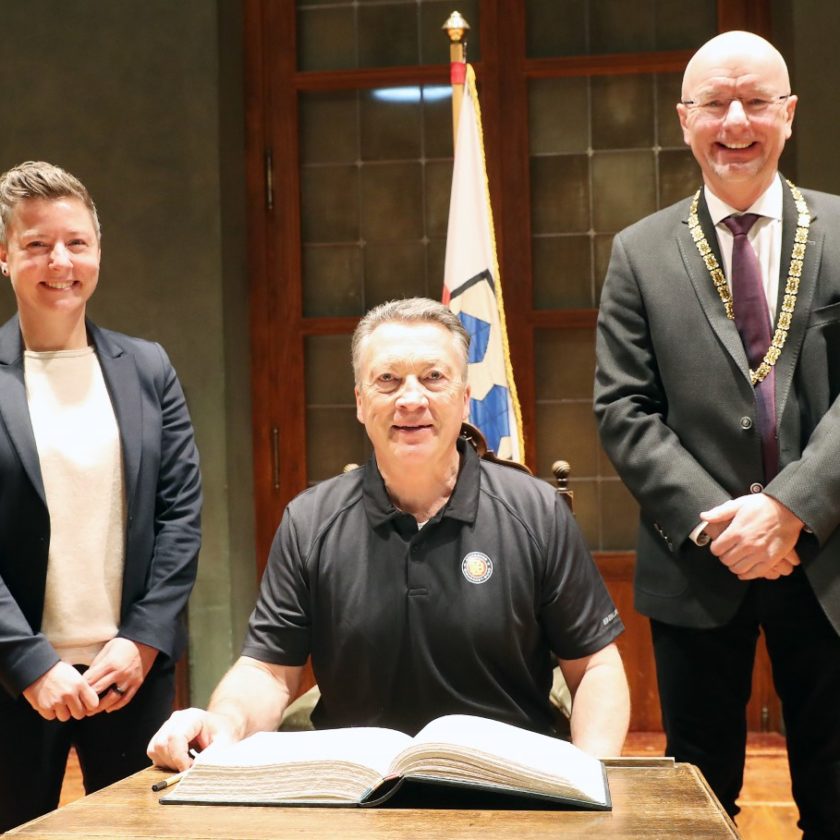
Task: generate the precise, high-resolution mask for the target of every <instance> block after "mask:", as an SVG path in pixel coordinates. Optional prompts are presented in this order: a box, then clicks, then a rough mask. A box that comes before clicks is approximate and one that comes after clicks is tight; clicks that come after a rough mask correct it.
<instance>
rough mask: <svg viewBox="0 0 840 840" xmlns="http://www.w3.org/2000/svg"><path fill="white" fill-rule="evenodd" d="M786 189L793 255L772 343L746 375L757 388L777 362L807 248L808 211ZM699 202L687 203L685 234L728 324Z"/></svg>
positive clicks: (730, 313) (719, 272)
mask: <svg viewBox="0 0 840 840" xmlns="http://www.w3.org/2000/svg"><path fill="white" fill-rule="evenodd" d="M787 185H788V187H790V192H791V195H792V196H793V200H794V202H796V212H797V213H798V214H799V219H798V221H797V226H796V236H795V237H794V240H793V252H792V253H791V255H790V269H789V270H788V278H787V282H786V284H785V296H784V299H783V300H782V308H781V310H780V311H779V315H778V317H777V318H776V331H775V333H774V334H773V340H772V341H771V342H770V346H769V347H768V348H767V352H766V353H765V354H764V358H763V359H762V361H761V364H760V365H759V366H758V368H757V369H756V370H751V371H750V380H751V381H752V384H753V385H754V386H755V385H758V383H759V382H761V381H762V380H763V379H764V378H765V377H766V376H767V374H768V373H770V370H771V369H772V367H773V365H775V364H776V361H777V359H778V358H779V356H780V355H781V354H782V348H783V347H784V346H785V341H787V336H788V330H789V329H790V322H791V317H792V316H793V309H794V307H795V306H796V296H797V294H799V278H800V277H801V276H802V263H803V261H804V259H805V249H806V248H807V247H808V228H809V227H810V226H811V211H810V210H809V209H808V205H807V204H806V203H805V199H804V198H803V197H802V193H801V192H800V191H799V189H798V188H797V187H796V186H795V185H794V184H792V183H791V182H790V181H787ZM699 202H700V190H697V192H696V193H695V194H694V198H692V199H691V207H689V210H688V230H689V232H690V233H691V238H692V239H693V240H694V244H695V245H696V246H697V250H698V252H699V253H700V256H701V257H702V259H703V262H704V263H705V265H706V268H707V269H708V271H709V276H710V277H711V278H712V283H713V284H714V287H715V289H717V293H718V295H720V299H721V301H722V302H723V306H724V309H725V310H726V317H727V318H729V319H730V320H735V312H734V310H733V308H732V294H731V292H730V291H729V284H728V283H727V282H726V276H725V275H724V273H723V268H721V265H720V263H719V262H718V261H717V257H715V255H714V254H713V253H712V249H711V247H710V245H709V243H708V241H707V240H706V236H705V234H704V233H703V228H701V227H700V219H699V218H698V217H697V205H698V204H699Z"/></svg>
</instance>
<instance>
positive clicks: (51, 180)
mask: <svg viewBox="0 0 840 840" xmlns="http://www.w3.org/2000/svg"><path fill="white" fill-rule="evenodd" d="M29 198H45V199H47V200H50V199H57V198H77V199H79V201H81V202H82V204H84V205H85V207H87V209H88V210H90V215H91V218H92V219H93V227H94V230H95V231H96V239H97V241H99V240H100V239H101V238H102V232H101V230H100V227H99V216H98V215H97V213H96V205H95V204H94V203H93V199H92V198H91V197H90V193H89V192H88V191H87V188H86V187H85V185H84V184H83V183H82V182H81V181H80V180H79V179H78V178H76V177H75V176H74V175H71V174H70V173H69V172H65V171H64V170H63V169H62V168H61V167H60V166H55V164H52V163H47V162H46V161H43V160H28V161H26V162H25V163H20V164H18V165H17V166H14V167H12V168H11V169H10V170H9V171H8V172H4V173H3V174H2V175H0V245H6V229H7V227H8V225H9V222H10V221H11V219H12V214H13V213H14V212H15V207H17V205H18V204H19V203H20V202H21V201H26V200H27V199H29Z"/></svg>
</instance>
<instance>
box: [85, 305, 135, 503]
mask: <svg viewBox="0 0 840 840" xmlns="http://www.w3.org/2000/svg"><path fill="white" fill-rule="evenodd" d="M87 329H88V335H89V336H90V337H91V339H92V341H93V345H94V347H95V348H96V355H97V358H98V359H99V364H100V366H101V367H102V375H103V376H104V378H105V384H106V386H107V387H108V393H109V394H110V395H111V404H112V405H113V407H114V415H115V416H116V418H117V425H118V426H119V429H120V442H121V444H122V452H123V467H124V470H125V498H126V505H127V508H128V511H129V512H131V510H132V509H133V502H134V495H135V490H136V489H137V481H138V478H139V474H140V453H141V444H142V440H143V437H142V426H143V416H142V409H143V404H142V401H141V399H140V380H139V378H138V375H137V366H136V364H135V361H134V357H133V356H132V355H131V354H130V353H127V352H126V351H125V350H124V349H123V348H122V347H121V346H120V345H119V344H117V343H116V342H114V341H112V340H111V339H110V338H109V337H108V336H107V335H105V333H103V332H102V330H100V329H99V328H98V327H97V326H96V325H95V324H93V323H92V322H90V321H88V322H87Z"/></svg>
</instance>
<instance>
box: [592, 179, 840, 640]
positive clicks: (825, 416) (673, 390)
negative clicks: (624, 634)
mask: <svg viewBox="0 0 840 840" xmlns="http://www.w3.org/2000/svg"><path fill="white" fill-rule="evenodd" d="M802 192H803V195H804V196H805V200H806V202H807V204H808V207H809V209H810V212H811V216H812V221H811V226H810V230H809V232H808V243H807V249H806V255H805V259H804V264H803V268H802V276H801V281H800V286H799V294H798V298H797V301H796V307H795V310H794V313H793V316H792V318H791V323H790V330H789V334H788V338H787V342H786V343H785V345H784V349H783V350H782V353H781V356H780V357H779V360H778V362H777V363H776V412H777V414H776V424H777V431H778V438H779V456H780V470H779V473H778V474H777V475H776V476H775V477H774V478H773V479H772V480H771V481H769V482H768V483H767V486H766V488H764V489H765V491H766V493H767V494H768V495H770V496H773V497H774V498H776V499H778V500H779V501H780V502H781V503H782V504H784V505H785V506H786V507H787V508H788V509H789V510H791V511H793V512H794V513H795V514H796V515H797V516H798V517H799V518H800V519H802V520H803V521H804V523H805V525H806V526H807V528H808V531H809V532H810V533H809V532H804V533H803V534H802V535H801V537H800V539H799V542H798V544H797V551H798V552H799V555H800V558H801V559H802V565H803V568H804V570H805V574H806V575H807V576H808V580H809V581H810V583H811V586H812V587H813V589H814V592H815V593H816V595H817V598H819V600H820V603H821V604H822V607H823V609H824V610H825V612H826V614H827V615H828V617H829V619H830V620H831V622H832V624H833V625H834V627H835V628H836V629H837V630H838V632H840V237H838V236H837V235H836V231H837V230H838V227H840V197H837V196H832V195H827V194H825V193H818V192H812V191H810V190H802ZM688 208H689V200H688V199H686V200H685V201H682V202H680V203H678V204H675V205H673V206H672V207H668V208H666V209H664V210H661V211H660V212H658V213H655V214H654V215H652V216H649V217H647V218H646V219H643V220H642V221H640V222H638V223H637V224H635V225H633V226H631V227H629V228H628V229H627V230H624V231H622V232H621V233H620V234H618V235H617V236H616V237H615V240H614V242H613V253H612V259H611V261H610V267H609V271H608V273H607V279H606V283H605V285H604V291H603V294H602V300H601V309H600V314H599V317H598V336H597V357H598V368H597V374H596V383H595V410H596V413H597V415H598V418H599V421H600V429H601V439H602V441H603V444H604V448H605V449H606V451H607V453H608V455H609V456H610V459H611V460H612V461H613V463H614V464H615V466H616V470H617V471H618V474H619V475H620V476H621V478H622V479H623V480H624V482H625V483H626V484H627V486H628V488H629V489H630V490H631V492H632V493H633V495H634V496H635V497H636V499H637V500H638V501H639V504H640V506H641V527H640V532H639V543H638V557H637V565H636V606H637V608H638V609H639V611H640V612H642V613H643V614H645V615H648V616H651V617H653V618H656V619H659V620H661V621H665V622H667V623H671V624H678V625H684V626H690V627H714V626H720V625H722V624H724V623H726V622H727V621H728V620H729V619H730V618H731V617H732V616H733V615H734V613H735V611H736V610H737V608H738V605H739V603H740V602H741V599H742V598H743V597H744V594H745V592H746V590H747V583H746V582H744V581H740V580H738V579H737V577H736V576H735V575H733V574H732V573H731V572H730V571H729V570H728V569H726V568H725V567H724V565H723V564H722V563H721V562H720V561H719V560H718V559H717V558H716V557H714V556H713V555H712V554H711V553H710V552H709V550H708V548H700V547H698V546H696V545H694V543H693V542H692V541H691V540H690V539H689V534H690V532H691V531H692V529H693V528H694V527H695V526H696V525H697V524H698V523H699V521H700V520H699V514H700V511H703V510H707V509H709V508H711V507H713V506H715V505H718V504H720V503H722V502H724V501H726V500H727V499H730V498H734V497H738V496H743V495H746V494H748V493H750V492H756V491H758V490H761V489H762V485H763V483H764V475H763V465H762V458H761V441H760V436H759V434H758V432H757V422H756V407H755V396H754V391H753V387H752V385H751V384H750V378H749V367H748V363H747V357H746V354H745V352H744V348H743V345H742V343H741V339H740V337H739V335H738V331H737V328H736V327H735V323H734V321H731V320H729V319H728V318H727V317H726V314H725V312H724V308H723V304H722V303H721V300H720V298H719V297H718V293H717V291H716V290H715V288H714V285H713V283H712V280H711V278H710V276H709V271H708V269H707V268H706V266H705V265H704V262H703V259H702V258H701V257H700V255H699V253H698V250H697V247H696V245H695V243H694V241H693V239H692V237H691V234H690V232H689V229H688V225H687V223H686V220H687V218H688ZM698 215H699V218H700V223H701V226H702V228H703V231H704V233H705V235H706V239H707V241H708V243H709V245H710V247H711V248H712V250H713V251H714V253H715V255H716V256H717V258H718V261H720V254H719V252H718V246H717V237H716V236H715V232H714V228H713V226H712V222H711V218H710V216H709V213H708V210H707V208H706V205H705V201H704V200H702V194H701V202H700V206H699V209H698ZM796 227H797V210H796V207H795V205H794V202H793V199H792V197H791V193H790V190H789V189H788V187H787V186H784V206H783V220H782V254H781V270H780V282H779V306H778V308H777V311H778V310H779V309H780V308H781V301H782V297H783V295H784V291H785V280H786V278H787V276H788V267H789V265H790V256H791V250H792V247H793V242H794V234H795V231H796Z"/></svg>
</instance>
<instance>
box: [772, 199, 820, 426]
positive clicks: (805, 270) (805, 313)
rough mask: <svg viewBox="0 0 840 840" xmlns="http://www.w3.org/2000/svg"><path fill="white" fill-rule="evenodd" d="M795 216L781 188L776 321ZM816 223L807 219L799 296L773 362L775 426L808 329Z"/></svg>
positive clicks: (814, 281) (817, 233) (816, 256)
mask: <svg viewBox="0 0 840 840" xmlns="http://www.w3.org/2000/svg"><path fill="white" fill-rule="evenodd" d="M798 218H799V213H798V212H797V209H796V203H795V202H794V200H793V196H792V195H791V192H790V189H789V188H788V187H787V185H785V188H784V203H783V205H782V254H781V260H780V263H779V299H778V303H777V306H776V313H777V314H776V319H777V321H778V317H779V316H778V313H780V312H781V311H782V301H783V299H784V295H785V286H786V285H787V278H788V276H789V274H790V258H791V253H792V251H793V242H794V237H795V235H796V228H797V221H798ZM816 222H817V217H816V216H815V215H814V216H811V227H810V228H809V229H808V245H807V247H806V250H805V260H804V261H803V264H802V275H801V277H800V278H799V292H798V294H797V297H796V306H795V307H794V310H793V315H792V316H791V322H790V329H789V330H788V335H787V340H786V341H785V346H784V348H783V349H782V352H781V354H780V355H779V358H778V360H777V362H776V365H775V368H776V422H777V423H778V421H779V420H780V419H781V417H783V416H784V407H785V402H786V401H787V398H788V395H789V394H790V386H791V382H792V381H793V373H794V370H795V369H796V362H797V361H798V359H799V352H800V350H801V349H802V342H803V340H804V338H805V328H806V327H807V326H808V319H809V317H810V314H811V305H812V301H813V299H814V290H815V288H816V285H817V275H818V274H819V268H820V262H821V260H822V246H823V240H824V239H825V230H824V229H823V228H822V226H821V225H820V224H818V223H816Z"/></svg>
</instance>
